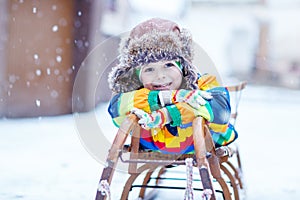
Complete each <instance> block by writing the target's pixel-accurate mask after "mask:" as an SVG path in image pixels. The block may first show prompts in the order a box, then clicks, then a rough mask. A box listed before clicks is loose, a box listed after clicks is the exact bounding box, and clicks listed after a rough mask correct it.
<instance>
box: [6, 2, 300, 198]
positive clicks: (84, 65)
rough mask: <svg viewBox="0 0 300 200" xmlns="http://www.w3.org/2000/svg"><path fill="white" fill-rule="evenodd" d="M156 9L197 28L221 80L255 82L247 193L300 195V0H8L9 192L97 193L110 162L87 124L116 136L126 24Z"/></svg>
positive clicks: (243, 106) (247, 135) (245, 150)
mask: <svg viewBox="0 0 300 200" xmlns="http://www.w3.org/2000/svg"><path fill="white" fill-rule="evenodd" d="M152 17H162V18H166V19H170V20H173V21H175V22H177V23H178V24H179V25H180V26H182V27H184V28H187V29H188V30H190V31H191V33H192V35H193V38H194V40H195V42H196V43H197V44H198V45H199V46H200V47H201V48H203V50H204V51H205V52H206V53H207V55H208V56H209V57H210V58H211V60H212V61H213V63H214V66H215V67H216V68H217V73H218V74H219V76H220V77H221V78H222V82H223V84H231V83H233V82H234V83H237V82H240V81H247V82H248V85H247V88H246V90H245V91H244V93H243V95H242V99H241V102H240V105H239V106H240V107H239V111H240V112H239V117H238V121H237V130H238V132H239V139H238V143H239V144H240V151H241V155H242V162H243V164H244V166H243V167H244V175H245V180H246V185H247V199H250V200H261V199H272V200H276V199H278V200H279V199H300V190H299V188H300V173H299V168H300V166H299V163H298V162H297V159H296V158H295V153H297V152H298V149H297V146H299V144H298V141H299V134H298V132H299V127H298V123H299V122H298V117H299V113H300V104H299V102H300V90H299V89H300V47H299V44H300V1H299V0H70V1H69V0H65V1H62V0H47V1H44V0H1V1H0V27H1V28H0V137H1V140H0V158H1V162H0V171H1V173H0V188H1V189H0V199H6V200H12V199H30V200H37V199H44V200H47V199H49V200H52V199H62V200H65V199H78V200H82V199H93V198H94V196H95V192H96V188H97V183H98V181H99V176H100V172H101V169H102V167H103V166H102V165H101V164H99V163H98V162H97V161H96V160H95V159H94V158H93V156H91V154H93V152H91V150H90V149H89V147H88V145H86V143H85V141H83V138H82V136H83V135H86V137H89V136H90V135H89V134H94V135H97V134H98V135H99V131H100V132H101V129H102V130H104V131H105V132H106V134H107V135H109V136H107V135H106V136H107V137H109V138H110V139H113V138H114V132H115V129H112V128H111V127H113V124H112V123H111V120H108V119H110V116H108V115H107V111H106V110H107V101H108V100H109V99H110V95H111V94H110V91H109V89H108V85H107V81H106V79H107V74H108V71H109V69H110V67H112V66H113V65H114V64H115V61H116V57H117V54H118V53H117V49H118V43H119V41H120V37H119V36H120V35H121V34H123V33H126V32H128V31H130V30H131V28H133V27H134V26H135V25H136V24H138V23H139V22H141V21H144V20H146V19H148V18H152ZM208 67H209V66H208ZM73 112H76V113H77V112H79V113H86V114H87V117H86V118H85V119H86V120H85V121H83V123H84V124H85V125H86V126H85V127H87V126H88V127H87V128H86V129H84V130H79V126H78V123H77V122H78V121H76V120H75V121H74V116H73V115H72V113H73ZM90 114H91V115H93V117H90V116H89V115H90ZM81 116H82V115H81ZM84 116H85V115H84ZM95 116H96V118H97V122H96V125H95V124H93V125H92V126H90V123H92V122H91V121H92V120H91V119H94V118H95ZM75 118H76V114H75ZM76 133H79V134H80V137H78V135H77V134H76ZM90 138H91V137H90ZM92 138H93V137H92ZM93 139H94V138H93ZM97 141H98V140H96V139H95V142H96V143H97ZM82 144H83V145H82ZM83 146H84V147H83ZM98 148H102V146H100V145H98ZM102 150H103V149H102ZM88 152H89V153H90V154H89V153H88ZM121 187H122V183H119V185H118V186H117V187H115V188H121ZM117 193H118V192H117ZM117 193H114V194H117ZM175 197H176V198H177V196H175ZM175 197H174V196H173V197H172V196H171V197H170V199H176V198H175ZM116 199H117V198H116Z"/></svg>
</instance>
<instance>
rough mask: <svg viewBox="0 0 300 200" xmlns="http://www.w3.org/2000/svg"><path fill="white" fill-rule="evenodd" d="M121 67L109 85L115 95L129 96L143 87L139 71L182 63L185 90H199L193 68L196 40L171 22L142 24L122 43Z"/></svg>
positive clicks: (159, 20) (114, 69) (112, 76)
mask: <svg viewBox="0 0 300 200" xmlns="http://www.w3.org/2000/svg"><path fill="white" fill-rule="evenodd" d="M119 51H120V55H119V64H118V65H117V66H115V67H113V68H112V71H111V72H110V73H109V76H108V82H109V86H110V89H111V90H112V91H113V92H116V93H120V92H129V91H133V90H137V89H140V88H142V87H143V85H142V83H141V82H140V80H139V78H138V76H137V75H136V71H135V70H136V69H138V68H140V67H141V66H142V65H145V64H148V63H153V62H158V61H162V60H163V61H170V60H176V61H179V62H180V64H181V65H182V72H183V76H184V78H183V85H182V88H186V89H196V88H197V83H196V81H197V70H196V68H195V67H194V66H193V65H192V59H193V40H192V37H191V35H190V33H189V32H188V31H187V30H186V29H180V28H179V26H178V25H177V24H176V23H174V22H172V21H169V20H165V19H159V18H153V19H150V20H147V21H145V22H142V23H140V24H139V25H137V26H136V27H135V28H133V29H132V31H131V32H130V35H129V37H127V38H125V39H123V40H122V41H121V43H120V48H119Z"/></svg>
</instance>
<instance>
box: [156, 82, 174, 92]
mask: <svg viewBox="0 0 300 200" xmlns="http://www.w3.org/2000/svg"><path fill="white" fill-rule="evenodd" d="M170 85H172V82H169V83H164V84H153V85H152V87H153V89H154V90H168V89H169V88H170Z"/></svg>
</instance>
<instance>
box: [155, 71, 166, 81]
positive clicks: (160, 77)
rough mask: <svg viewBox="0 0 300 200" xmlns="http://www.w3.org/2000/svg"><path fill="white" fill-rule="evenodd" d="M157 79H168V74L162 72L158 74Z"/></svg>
mask: <svg viewBox="0 0 300 200" xmlns="http://www.w3.org/2000/svg"><path fill="white" fill-rule="evenodd" d="M157 77H158V79H164V78H166V74H165V72H164V71H160V72H158V73H157Z"/></svg>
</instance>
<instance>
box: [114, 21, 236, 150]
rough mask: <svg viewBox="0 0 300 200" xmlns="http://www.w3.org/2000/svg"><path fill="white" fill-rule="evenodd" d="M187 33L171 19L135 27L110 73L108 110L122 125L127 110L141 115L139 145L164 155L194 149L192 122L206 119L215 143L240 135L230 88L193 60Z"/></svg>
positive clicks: (116, 122)
mask: <svg viewBox="0 0 300 200" xmlns="http://www.w3.org/2000/svg"><path fill="white" fill-rule="evenodd" d="M192 59H193V41H192V38H191V35H190V34H189V32H188V31H187V30H185V29H180V28H179V26H178V25H177V24H176V23H174V22H172V21H169V20H164V19H158V18H154V19H150V20H147V21H145V22H142V23H141V24H139V25H137V26H136V27H135V28H133V30H132V31H131V33H130V36H129V37H128V38H126V39H125V40H124V41H123V42H122V43H121V45H120V57H119V61H120V62H119V64H118V65H117V66H116V67H114V68H113V69H112V71H111V73H110V74H109V84H110V88H111V89H112V91H113V92H114V96H113V97H112V99H111V101H110V105H109V108H108V110H109V113H110V115H111V117H112V119H113V121H114V123H115V124H116V125H117V126H119V125H120V124H121V123H122V121H123V120H124V118H125V117H126V115H127V114H129V113H134V114H136V115H137V116H138V118H139V121H138V123H139V124H140V125H141V127H142V130H141V138H140V144H141V146H142V147H143V148H145V149H151V150H158V151H161V152H164V153H175V154H183V153H193V152H194V146H193V136H192V121H193V119H195V118H196V117H198V116H201V117H203V118H205V119H206V121H207V124H208V126H209V128H210V131H211V134H212V137H213V140H214V142H215V145H216V147H219V146H223V145H227V144H229V143H231V142H233V141H234V140H235V139H236V138H237V133H236V131H235V130H234V128H233V126H232V125H231V124H229V122H228V121H229V117H230V104H229V96H228V91H227V90H226V89H225V88H224V87H220V86H219V84H218V82H217V81H216V78H215V77H214V76H211V75H200V73H198V72H197V69H196V68H195V67H194V66H193V65H192V64H191V63H192Z"/></svg>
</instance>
